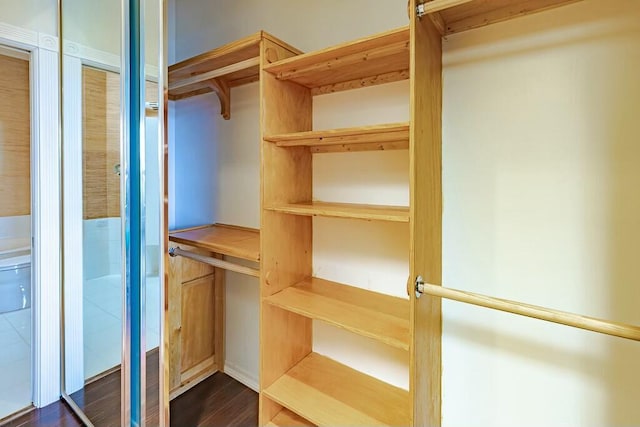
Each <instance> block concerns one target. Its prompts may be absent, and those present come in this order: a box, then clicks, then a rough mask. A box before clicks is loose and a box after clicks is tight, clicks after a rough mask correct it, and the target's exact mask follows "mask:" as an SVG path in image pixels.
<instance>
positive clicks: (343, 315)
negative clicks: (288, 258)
mask: <svg viewBox="0 0 640 427" xmlns="http://www.w3.org/2000/svg"><path fill="white" fill-rule="evenodd" d="M266 302H267V303H269V304H271V305H274V306H276V307H280V308H282V309H285V310H289V311H291V312H293V313H296V314H299V315H301V316H305V317H309V318H311V319H317V320H321V321H323V322H326V323H328V324H330V325H333V326H336V327H338V328H343V329H346V330H348V331H351V332H354V333H356V334H358V335H362V336H365V337H369V338H372V339H375V340H378V341H381V342H383V343H385V344H388V345H390V346H393V347H397V348H401V349H403V350H407V351H408V350H409V301H408V300H406V299H403V298H395V297H392V296H389V295H384V294H380V293H376V292H371V291H368V290H365V289H360V288H356V287H353V286H348V285H343V284H340V283H335V282H330V281H328V280H322V279H317V278H315V277H314V278H310V279H307V280H304V281H302V282H300V283H298V284H296V285H295V286H291V287H288V288H286V289H283V290H282V291H280V292H278V293H277V294H275V295H272V296H270V297H268V298H267V299H266Z"/></svg>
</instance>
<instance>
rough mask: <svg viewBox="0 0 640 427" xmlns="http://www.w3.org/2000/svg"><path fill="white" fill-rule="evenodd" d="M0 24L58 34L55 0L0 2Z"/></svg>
mask: <svg viewBox="0 0 640 427" xmlns="http://www.w3.org/2000/svg"><path fill="white" fill-rule="evenodd" d="M0 10H1V11H2V14H1V15H0V22H2V23H5V24H11V25H14V26H16V27H21V28H25V29H27V30H31V31H39V32H41V33H46V34H52V35H57V34H58V18H57V16H58V1H57V0H19V1H17V0H0Z"/></svg>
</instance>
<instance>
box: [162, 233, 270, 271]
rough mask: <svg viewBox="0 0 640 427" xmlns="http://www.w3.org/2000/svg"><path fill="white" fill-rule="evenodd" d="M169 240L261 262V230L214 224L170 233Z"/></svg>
mask: <svg viewBox="0 0 640 427" xmlns="http://www.w3.org/2000/svg"><path fill="white" fill-rule="evenodd" d="M169 240H170V241H172V242H176V243H182V244H185V245H189V246H193V247H195V248H199V249H206V250H208V251H211V252H215V253H218V254H221V255H228V256H232V257H236V258H241V259H245V260H248V261H254V262H260V230H256V229H253V228H245V227H236V226H233V225H224V224H213V225H208V226H204V227H199V228H193V229H189V230H180V231H175V232H172V233H169Z"/></svg>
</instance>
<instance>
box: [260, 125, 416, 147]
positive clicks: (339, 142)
mask: <svg viewBox="0 0 640 427" xmlns="http://www.w3.org/2000/svg"><path fill="white" fill-rule="evenodd" d="M265 140H266V141H269V142H273V143H275V144H276V145H277V146H278V147H297V146H305V147H315V148H328V147H335V146H338V147H341V150H342V151H351V147H352V146H354V148H353V151H355V150H357V147H355V146H363V147H364V148H365V149H368V150H380V149H385V147H386V146H390V145H391V146H393V147H394V148H396V149H399V148H401V147H402V148H408V147H409V123H393V124H384V125H373V126H360V127H353V128H343V129H328V130H316V131H309V132H296V133H290V134H283V135H273V136H266V137H265Z"/></svg>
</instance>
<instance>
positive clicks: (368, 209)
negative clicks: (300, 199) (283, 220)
mask: <svg viewBox="0 0 640 427" xmlns="http://www.w3.org/2000/svg"><path fill="white" fill-rule="evenodd" d="M266 209H267V210H271V211H276V212H283V213H288V214H292V215H303V216H326V217H333V218H352V219H364V220H369V221H391V222H409V208H408V207H404V206H378V205H358V204H352V203H327V202H306V203H287V204H282V205H275V206H271V207H267V208H266Z"/></svg>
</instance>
